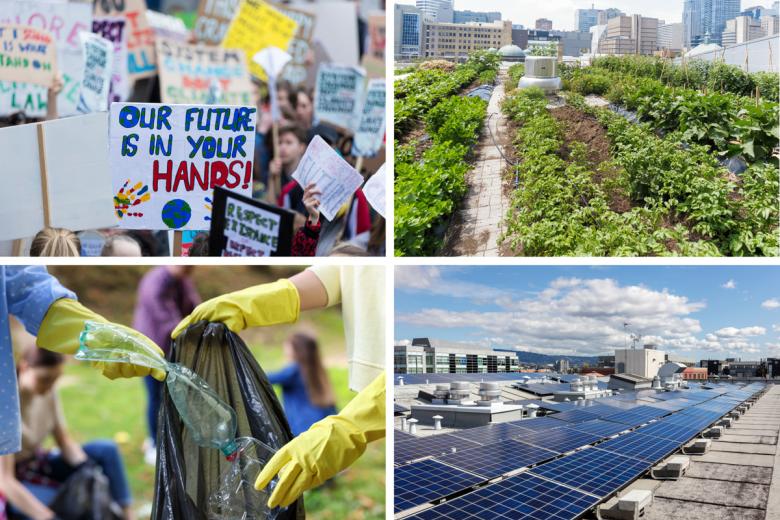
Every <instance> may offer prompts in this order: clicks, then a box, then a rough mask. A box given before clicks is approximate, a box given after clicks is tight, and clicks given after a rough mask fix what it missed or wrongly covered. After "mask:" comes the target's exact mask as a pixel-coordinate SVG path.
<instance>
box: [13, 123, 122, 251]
mask: <svg viewBox="0 0 780 520" xmlns="http://www.w3.org/2000/svg"><path fill="white" fill-rule="evenodd" d="M107 122H108V121H107V118H106V114H89V115H85V116H77V117H69V118H64V119H57V120H53V121H46V122H44V123H35V124H28V125H20V126H13V127H8V128H3V129H0V156H2V157H4V158H5V162H4V164H3V174H4V175H5V176H6V178H7V179H13V181H12V182H6V183H5V184H4V187H3V189H2V190H0V240H10V239H18V238H24V237H31V236H33V235H35V234H36V233H37V232H38V231H40V230H41V229H43V228H44V227H46V226H51V227H62V228H65V229H70V230H73V231H80V230H83V229H95V228H103V227H109V226H112V225H114V223H115V217H114V214H113V211H112V206H111V199H110V197H111V179H110V176H109V173H108V171H109V170H108V129H107Z"/></svg>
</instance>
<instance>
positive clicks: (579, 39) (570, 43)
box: [550, 31, 592, 57]
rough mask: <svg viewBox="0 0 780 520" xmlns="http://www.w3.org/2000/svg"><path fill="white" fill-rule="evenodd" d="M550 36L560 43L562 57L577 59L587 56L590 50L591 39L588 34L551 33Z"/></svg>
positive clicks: (577, 32) (571, 32)
mask: <svg viewBox="0 0 780 520" xmlns="http://www.w3.org/2000/svg"><path fill="white" fill-rule="evenodd" d="M550 35H551V36H552V37H553V38H558V41H560V42H561V47H562V49H563V55H564V56H575V57H579V56H582V55H583V54H587V53H589V52H590V49H591V41H592V37H591V35H590V33H582V32H579V31H552V32H550Z"/></svg>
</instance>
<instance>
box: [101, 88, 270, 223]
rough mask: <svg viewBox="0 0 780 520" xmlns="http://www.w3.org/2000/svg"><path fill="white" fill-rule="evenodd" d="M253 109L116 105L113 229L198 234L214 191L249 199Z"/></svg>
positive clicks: (112, 160) (112, 125)
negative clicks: (182, 231) (226, 192)
mask: <svg viewBox="0 0 780 520" xmlns="http://www.w3.org/2000/svg"><path fill="white" fill-rule="evenodd" d="M256 112H257V108H255V107H248V106H227V105H209V106H207V105H166V104H157V103H114V104H112V105H111V111H110V119H109V132H110V134H109V145H110V163H111V177H112V179H113V185H114V191H113V193H114V209H115V212H116V219H117V224H118V225H119V227H121V228H125V229H176V230H185V229H189V230H197V229H203V228H204V227H205V226H207V225H208V224H209V219H210V218H211V202H212V199H211V197H212V191H213V189H214V187H216V186H223V187H225V188H228V189H231V190H233V191H236V192H239V193H241V194H249V193H250V192H251V185H252V164H253V160H254V148H255V122H256Z"/></svg>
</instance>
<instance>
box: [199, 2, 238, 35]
mask: <svg viewBox="0 0 780 520" xmlns="http://www.w3.org/2000/svg"><path fill="white" fill-rule="evenodd" d="M239 5H241V0H200V4H199V5H198V18H197V19H196V20H195V27H194V28H193V30H192V34H193V35H194V36H195V39H196V40H197V41H199V42H203V43H205V44H207V45H220V44H221V43H222V40H223V39H224V38H225V33H226V32H227V28H228V26H229V25H230V22H231V21H232V20H233V16H234V15H235V14H236V13H237V12H238V6H239Z"/></svg>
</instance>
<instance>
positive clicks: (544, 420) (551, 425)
mask: <svg viewBox="0 0 780 520" xmlns="http://www.w3.org/2000/svg"><path fill="white" fill-rule="evenodd" d="M506 424H511V425H512V426H518V427H520V428H525V429H526V430H532V431H535V432H538V431H544V430H554V429H556V428H564V427H565V426H566V423H565V422H563V421H557V420H555V419H551V418H550V417H535V418H533V419H523V420H521V421H512V422H508V423H506Z"/></svg>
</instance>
